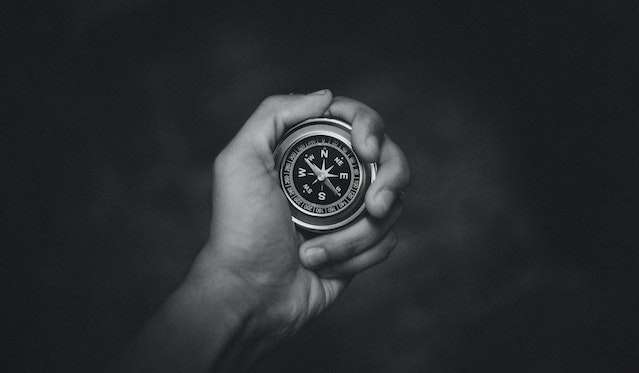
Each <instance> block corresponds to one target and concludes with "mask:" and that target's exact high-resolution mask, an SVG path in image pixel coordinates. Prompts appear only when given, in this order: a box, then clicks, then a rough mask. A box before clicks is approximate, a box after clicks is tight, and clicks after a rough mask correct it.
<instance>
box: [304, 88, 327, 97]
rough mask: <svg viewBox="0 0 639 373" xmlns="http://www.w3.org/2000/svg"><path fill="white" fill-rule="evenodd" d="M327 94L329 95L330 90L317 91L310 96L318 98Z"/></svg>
mask: <svg viewBox="0 0 639 373" xmlns="http://www.w3.org/2000/svg"><path fill="white" fill-rule="evenodd" d="M326 93H328V89H320V90H319V91H315V92H313V93H309V94H308V95H309V96H310V95H317V96H321V95H325V94H326Z"/></svg>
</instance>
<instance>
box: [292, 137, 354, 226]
mask: <svg viewBox="0 0 639 373" xmlns="http://www.w3.org/2000/svg"><path fill="white" fill-rule="evenodd" d="M302 156H303V157H302ZM285 157H286V158H285V161H284V166H283V169H282V170H283V172H282V175H283V178H282V185H283V186H284V189H285V192H286V194H287V195H288V197H289V200H291V202H293V203H294V204H295V205H297V206H299V207H300V208H302V209H303V210H306V211H309V212H313V213H317V214H325V213H331V214H332V213H335V212H337V211H339V210H341V209H343V208H345V207H346V206H348V205H349V204H350V203H351V202H352V200H353V199H354V196H355V195H356V194H357V191H358V189H359V182H360V180H359V179H360V177H359V175H360V170H359V162H358V161H357V158H356V156H355V154H354V153H353V151H352V150H351V149H350V148H349V147H348V146H346V145H345V144H343V143H342V142H341V141H339V140H337V139H336V138H333V137H327V136H316V137H315V138H306V139H302V140H300V142H298V143H297V144H295V145H293V147H292V148H291V151H289V152H288V154H287V155H286V156H285ZM320 160H321V162H320ZM298 162H301V163H298ZM309 163H312V164H313V166H314V167H311V168H312V170H309V168H308V167H307V166H308V165H310V164H309ZM300 166H302V167H300ZM320 166H321V168H320ZM320 179H321V180H320ZM302 180H304V181H302ZM331 181H332V182H331ZM298 182H299V183H300V184H298ZM329 182H330V185H328V183H329ZM325 184H327V187H330V188H329V189H330V191H329V192H326V191H325V190H326V188H324V185H325ZM318 186H319V188H317V187H318ZM344 188H346V189H344ZM298 189H299V190H298Z"/></svg>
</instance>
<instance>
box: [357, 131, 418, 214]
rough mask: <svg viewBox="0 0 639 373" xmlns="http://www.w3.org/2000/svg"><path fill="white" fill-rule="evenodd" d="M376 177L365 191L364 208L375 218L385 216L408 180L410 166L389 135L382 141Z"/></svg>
mask: <svg viewBox="0 0 639 373" xmlns="http://www.w3.org/2000/svg"><path fill="white" fill-rule="evenodd" d="M378 166H379V167H378V168H377V177H376V178H375V181H374V182H373V183H372V184H371V186H370V187H369V188H368V191H367V192H366V209H367V210H368V212H369V213H370V214H371V215H373V216H374V217H376V218H382V217H383V216H385V215H386V214H387V213H388V212H389V210H390V209H391V206H393V203H394V202H395V200H396V199H397V196H398V195H399V194H400V193H401V191H402V190H403V189H405V188H406V187H407V186H408V184H409V182H410V168H409V166H408V161H407V160H406V156H405V155H404V153H403V152H402V150H401V149H400V148H399V146H397V144H395V143H394V142H393V141H392V140H391V139H390V138H389V137H386V140H385V141H384V143H383V146H382V149H381V152H380V157H379V164H378Z"/></svg>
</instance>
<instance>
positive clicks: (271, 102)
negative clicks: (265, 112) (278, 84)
mask: <svg viewBox="0 0 639 373" xmlns="http://www.w3.org/2000/svg"><path fill="white" fill-rule="evenodd" d="M282 97H283V96H282V95H273V96H268V97H266V98H265V99H264V100H262V103H261V104H260V107H261V108H263V109H274V108H276V107H278V106H280V104H281V103H282V100H283V99H282Z"/></svg>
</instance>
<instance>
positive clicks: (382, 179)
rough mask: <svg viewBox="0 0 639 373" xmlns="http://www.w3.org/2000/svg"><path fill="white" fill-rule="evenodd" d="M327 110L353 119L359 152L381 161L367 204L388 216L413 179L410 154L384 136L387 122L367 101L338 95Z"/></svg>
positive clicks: (369, 159)
mask: <svg viewBox="0 0 639 373" xmlns="http://www.w3.org/2000/svg"><path fill="white" fill-rule="evenodd" d="M327 113H328V114H329V115H332V116H336V117H339V118H342V119H344V120H346V121H348V122H350V123H351V124H352V126H353V131H352V140H353V147H354V148H355V151H356V152H357V154H358V155H359V156H360V157H361V158H362V159H364V160H365V161H367V162H378V170H377V178H376V180H375V182H374V183H373V184H372V185H371V186H370V188H369V190H368V192H367V193H366V208H367V210H368V212H369V213H370V214H371V215H373V216H374V217H376V218H382V217H384V216H385V215H386V214H388V213H389V211H390V209H391V206H392V205H393V203H394V201H395V200H396V198H397V195H398V194H399V193H400V192H401V190H402V189H404V188H406V187H407V186H408V183H409V181H410V169H409V166H408V162H407V160H406V156H405V155H404V153H403V152H402V151H401V149H400V148H399V147H398V146H397V144H395V143H394V142H393V141H392V140H391V139H390V138H388V136H384V123H383V120H382V118H381V117H380V116H379V114H377V112H376V111H375V110H373V109H371V108H370V107H368V106H366V105H364V104H363V103H361V102H358V101H355V100H353V99H350V98H346V97H336V98H335V99H333V102H332V103H331V105H330V106H329V108H328V110H327Z"/></svg>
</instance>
